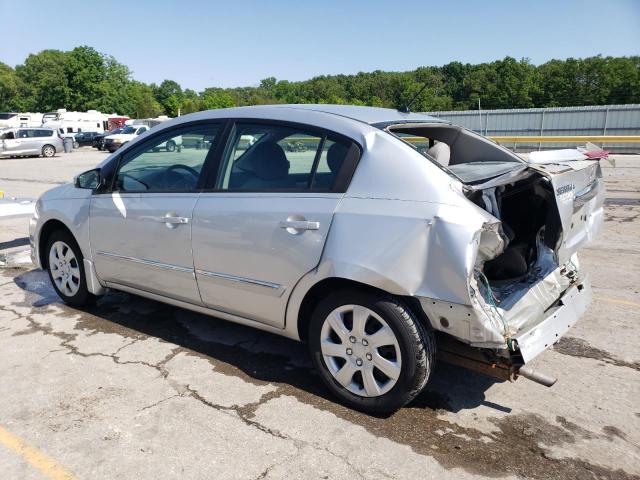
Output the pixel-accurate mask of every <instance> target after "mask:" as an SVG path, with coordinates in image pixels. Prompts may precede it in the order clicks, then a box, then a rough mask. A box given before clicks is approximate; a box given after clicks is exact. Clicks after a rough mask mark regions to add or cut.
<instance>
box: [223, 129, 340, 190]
mask: <svg viewBox="0 0 640 480" xmlns="http://www.w3.org/2000/svg"><path fill="white" fill-rule="evenodd" d="M334 143H336V142H333V141H331V140H329V139H328V138H326V136H325V135H324V134H321V133H313V132H308V131H304V130H300V129H297V128H294V127H286V126H279V125H260V124H256V125H249V124H246V125H242V124H240V125H237V126H236V128H235V131H234V132H233V134H232V135H231V138H230V142H229V144H228V147H227V149H226V152H225V156H224V161H223V168H222V175H221V176H220V180H219V182H218V186H217V187H218V189H220V190H235V191H281V190H293V191H299V190H306V189H309V188H315V189H323V190H329V189H330V188H331V185H332V183H333V179H332V178H329V177H330V176H331V171H330V170H329V169H328V167H327V165H326V154H327V152H328V150H327V149H328V148H329V147H330V146H331V145H333V144H334ZM340 145H342V144H340ZM347 150H348V147H346V146H345V147H344V152H345V155H346V151H347ZM323 157H324V158H325V160H324V164H323V166H322V169H323V171H322V172H320V169H319V167H318V165H319V162H320V161H322V159H323ZM316 170H317V171H318V172H316ZM316 175H322V176H323V177H324V178H323V180H322V181H320V180H319V178H318V179H317V178H316Z"/></svg>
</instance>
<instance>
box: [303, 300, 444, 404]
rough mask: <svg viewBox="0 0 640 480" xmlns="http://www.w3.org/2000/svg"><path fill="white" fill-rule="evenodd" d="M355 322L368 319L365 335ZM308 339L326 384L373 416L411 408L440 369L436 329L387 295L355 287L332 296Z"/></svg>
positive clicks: (316, 317) (315, 315) (315, 318)
mask: <svg viewBox="0 0 640 480" xmlns="http://www.w3.org/2000/svg"><path fill="white" fill-rule="evenodd" d="M349 310H351V313H349ZM363 312H364V313H363ZM330 318H332V320H330ZM349 318H351V319H352V320H349ZM354 318H364V319H365V320H364V322H358V323H359V324H361V325H363V327H362V329H361V330H360V332H364V333H362V334H359V333H358V328H357V326H356V325H354V322H353V319H354ZM335 325H338V329H336V328H334V326H335ZM342 327H344V329H342ZM365 327H366V328H365ZM387 327H388V328H387ZM338 330H342V332H341V333H338ZM376 334H377V336H374V335H376ZM381 334H384V335H381ZM383 337H384V341H382V338H383ZM308 338H309V350H310V353H311V360H312V362H313V364H314V366H315V368H316V369H317V371H318V373H319V374H320V378H321V379H322V381H323V382H324V384H325V385H326V386H327V387H328V388H329V390H331V392H332V393H333V394H334V395H335V396H336V397H338V398H339V399H340V400H341V401H342V402H343V403H344V404H346V405H347V406H349V407H351V408H353V409H356V410H360V411H363V412H367V413H372V414H382V413H390V412H393V411H395V410H397V409H399V408H401V407H402V406H404V405H406V404H407V403H408V402H410V401H411V400H412V399H413V398H414V397H415V396H416V395H418V393H420V392H421V391H422V389H423V388H424V386H425V385H426V383H427V380H428V379H429V375H430V374H431V371H432V370H433V367H434V362H435V351H436V346H435V345H436V344H435V338H434V335H433V332H432V330H431V328H430V326H425V325H423V324H422V323H421V322H420V321H419V320H418V318H417V317H416V315H415V314H414V313H413V312H412V311H411V310H410V309H409V308H408V307H407V306H406V305H404V304H403V303H402V302H401V301H400V300H398V299H397V298H395V297H393V296H391V295H387V294H382V295H381V294H379V293H375V292H369V291H366V290H357V289H353V290H342V291H337V292H334V293H332V294H330V295H328V296H327V297H326V298H325V299H323V300H321V301H320V303H319V304H318V306H317V307H316V309H315V310H314V312H313V315H312V317H311V322H310V325H309V337H308ZM354 340H355V341H354ZM365 341H366V342H365ZM376 343H378V344H379V345H378V346H376V345H375V344H376ZM343 348H344V350H342V349H343ZM343 352H344V353H343ZM385 360H386V363H385ZM358 362H359V363H358ZM379 366H380V367H382V368H383V369H384V370H385V371H386V372H383V371H382V370H381V369H380V368H379ZM345 368H346V370H345ZM351 372H353V373H351ZM343 373H344V375H343ZM394 376H395V377H396V378H393V377H394ZM365 379H367V380H365Z"/></svg>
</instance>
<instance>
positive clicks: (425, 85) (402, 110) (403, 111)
mask: <svg viewBox="0 0 640 480" xmlns="http://www.w3.org/2000/svg"><path fill="white" fill-rule="evenodd" d="M427 87H428V84H427V83H426V82H425V84H424V85H423V86H422V88H421V89H420V91H419V92H418V93H416V94H415V95H414V96H413V98H412V99H411V101H410V102H409V103H407V106H406V107H403V108H399V109H398V111H399V112H402V113H411V105H413V104H414V102H415V101H416V100H417V99H418V97H420V95H422V92H424V91H425V89H426V88H427Z"/></svg>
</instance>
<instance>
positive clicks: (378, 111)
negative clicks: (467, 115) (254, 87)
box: [272, 104, 448, 125]
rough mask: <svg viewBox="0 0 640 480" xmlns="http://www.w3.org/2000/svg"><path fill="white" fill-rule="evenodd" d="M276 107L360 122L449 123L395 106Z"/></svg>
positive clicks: (325, 105) (314, 105)
mask: <svg viewBox="0 0 640 480" xmlns="http://www.w3.org/2000/svg"><path fill="white" fill-rule="evenodd" d="M272 106H273V107H275V108H294V109H297V110H314V111H316V112H324V113H330V114H333V115H340V116H341V117H347V118H351V119H353V120H358V121H360V122H364V123H368V124H370V125H375V124H378V123H394V122H399V123H403V122H429V123H431V122H438V123H448V122H446V121H445V120H441V119H439V118H436V117H432V116H431V115H427V114H425V113H413V112H409V113H404V112H401V111H400V110H395V109H393V108H381V107H364V106H359V105H332V104H284V105H272Z"/></svg>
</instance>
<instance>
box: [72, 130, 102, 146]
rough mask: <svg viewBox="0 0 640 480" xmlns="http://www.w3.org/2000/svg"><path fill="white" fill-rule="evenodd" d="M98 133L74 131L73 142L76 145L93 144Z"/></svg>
mask: <svg viewBox="0 0 640 480" xmlns="http://www.w3.org/2000/svg"><path fill="white" fill-rule="evenodd" d="M98 135H100V134H99V133H98V132H80V133H76V134H75V137H74V139H75V143H76V144H77V145H78V147H88V146H89V145H93V141H94V139H95V138H96V137H97V136H98ZM76 148H77V147H76Z"/></svg>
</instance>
